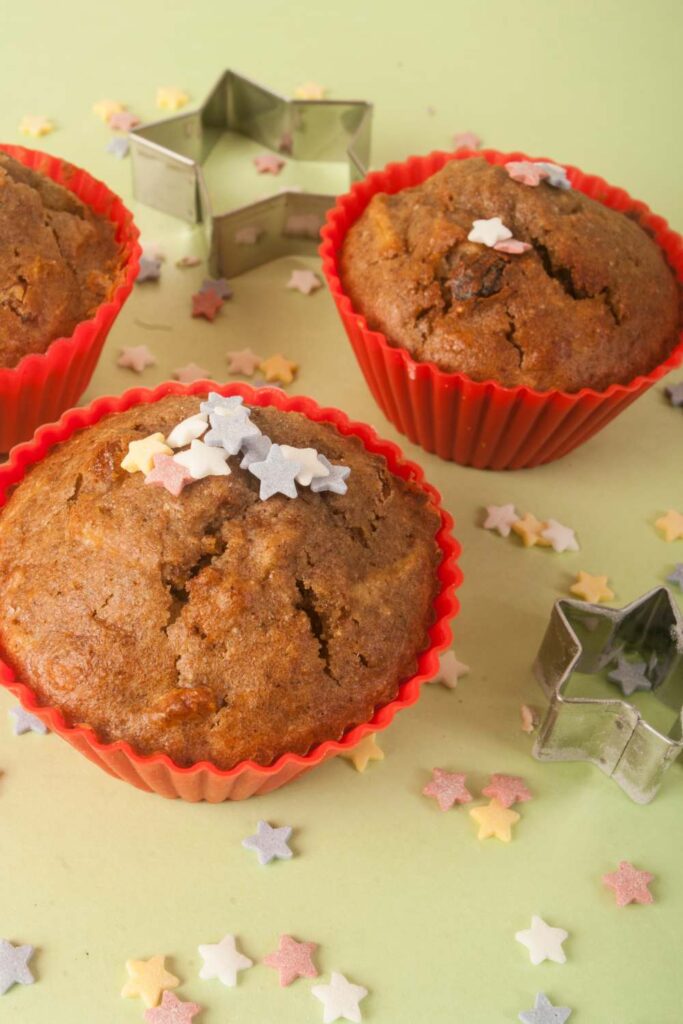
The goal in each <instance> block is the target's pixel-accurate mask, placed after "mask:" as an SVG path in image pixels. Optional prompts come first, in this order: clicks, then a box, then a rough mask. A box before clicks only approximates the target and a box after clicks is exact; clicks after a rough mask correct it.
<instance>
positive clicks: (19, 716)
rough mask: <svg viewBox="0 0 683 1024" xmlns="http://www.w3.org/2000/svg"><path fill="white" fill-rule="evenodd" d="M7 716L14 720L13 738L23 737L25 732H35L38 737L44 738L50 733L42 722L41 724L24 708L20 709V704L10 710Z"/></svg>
mask: <svg viewBox="0 0 683 1024" xmlns="http://www.w3.org/2000/svg"><path fill="white" fill-rule="evenodd" d="M9 714H10V715H11V716H12V718H13V719H14V722H13V723H12V731H13V732H14V735H15V736H23V735H24V733H27V732H35V733H37V734H38V735H39V736H46V735H47V734H48V732H49V731H50V730H49V729H48V727H47V726H46V725H45V723H44V722H41V720H40V719H39V718H36V716H35V715H32V714H31V712H30V711H27V710H26V708H22V706H21V704H19V705H17V707H16V708H10V711H9Z"/></svg>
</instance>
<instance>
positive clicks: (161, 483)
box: [145, 455, 194, 498]
mask: <svg viewBox="0 0 683 1024" xmlns="http://www.w3.org/2000/svg"><path fill="white" fill-rule="evenodd" d="M193 480H194V477H193V476H192V474H191V473H190V471H189V470H188V469H187V468H186V467H185V466H181V465H180V463H179V462H176V460H175V459H174V458H173V456H172V455H155V456H154V468H153V469H152V470H151V472H149V473H148V474H147V476H146V477H145V483H146V484H152V485H154V486H156V487H164V488H165V489H166V490H167V491H168V493H169V494H172V495H173V497H174V498H177V497H178V495H179V494H180V493H181V491H182V490H183V488H184V487H187V485H188V484H191V483H192V481H193Z"/></svg>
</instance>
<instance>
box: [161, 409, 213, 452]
mask: <svg viewBox="0 0 683 1024" xmlns="http://www.w3.org/2000/svg"><path fill="white" fill-rule="evenodd" d="M208 426H209V421H208V419H207V417H206V416H204V414H203V413H201V412H197V413H195V414H194V416H188V417H187V419H185V420H181V421H180V423H176V425H175V427H174V428H173V430H172V431H171V433H170V434H169V435H168V437H167V438H166V444H167V445H169V447H171V448H184V447H185V445H188V444H190V443H191V442H192V441H194V440H196V438H198V437H201V436H202V434H203V433H204V431H205V430H207V429H208Z"/></svg>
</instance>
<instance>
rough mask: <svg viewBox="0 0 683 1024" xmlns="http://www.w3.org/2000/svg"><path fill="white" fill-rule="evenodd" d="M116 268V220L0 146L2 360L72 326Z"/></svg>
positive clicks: (5, 363) (42, 346)
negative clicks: (0, 148)
mask: <svg viewBox="0 0 683 1024" xmlns="http://www.w3.org/2000/svg"><path fill="white" fill-rule="evenodd" d="M120 276H121V249H120V246H119V245H118V244H117V242H116V238H115V227H114V225H113V224H112V223H111V222H110V221H109V220H107V219H106V218H105V217H100V216H98V215H97V214H96V213H93V211H92V210H91V209H90V208H89V207H87V206H86V205H85V204H84V203H82V202H81V201H80V199H78V198H77V196H75V195H74V194H73V193H72V192H69V190H68V189H66V188H63V187H62V186H61V185H58V184H57V183H56V182H54V181H52V180H51V179H50V178H48V177H45V176H44V175H42V174H39V173H38V172H37V171H34V170H32V169H31V168H28V167H24V166H23V164H20V163H18V161H16V160H14V159H12V157H10V156H7V155H6V154H5V153H2V152H0V367H12V366H16V365H17V363H18V362H19V360H20V359H21V358H22V357H23V356H25V355H27V354H28V353H29V352H44V351H45V350H46V349H47V347H48V345H49V344H50V342H51V341H54V340H55V338H60V337H64V336H65V335H69V334H71V333H72V332H73V330H74V329H75V327H76V325H77V324H78V323H79V322H80V321H81V320H87V319H88V318H89V317H91V316H92V315H93V314H94V312H95V309H96V307H97V306H99V305H100V303H102V302H105V301H106V300H107V299H108V298H109V297H110V296H111V294H112V293H113V291H114V289H115V287H116V286H117V284H118V283H119V280H120Z"/></svg>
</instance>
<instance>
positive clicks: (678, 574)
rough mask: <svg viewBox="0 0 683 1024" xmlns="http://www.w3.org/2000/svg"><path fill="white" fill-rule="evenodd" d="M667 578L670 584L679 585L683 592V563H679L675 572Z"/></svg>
mask: <svg viewBox="0 0 683 1024" xmlns="http://www.w3.org/2000/svg"><path fill="white" fill-rule="evenodd" d="M666 578H667V581H668V582H669V583H677V584H678V586H679V587H680V588H681V590H683V562H678V563H677V564H676V568H675V569H674V571H673V572H672V573H671V574H670V575H669V576H667V577H666Z"/></svg>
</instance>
